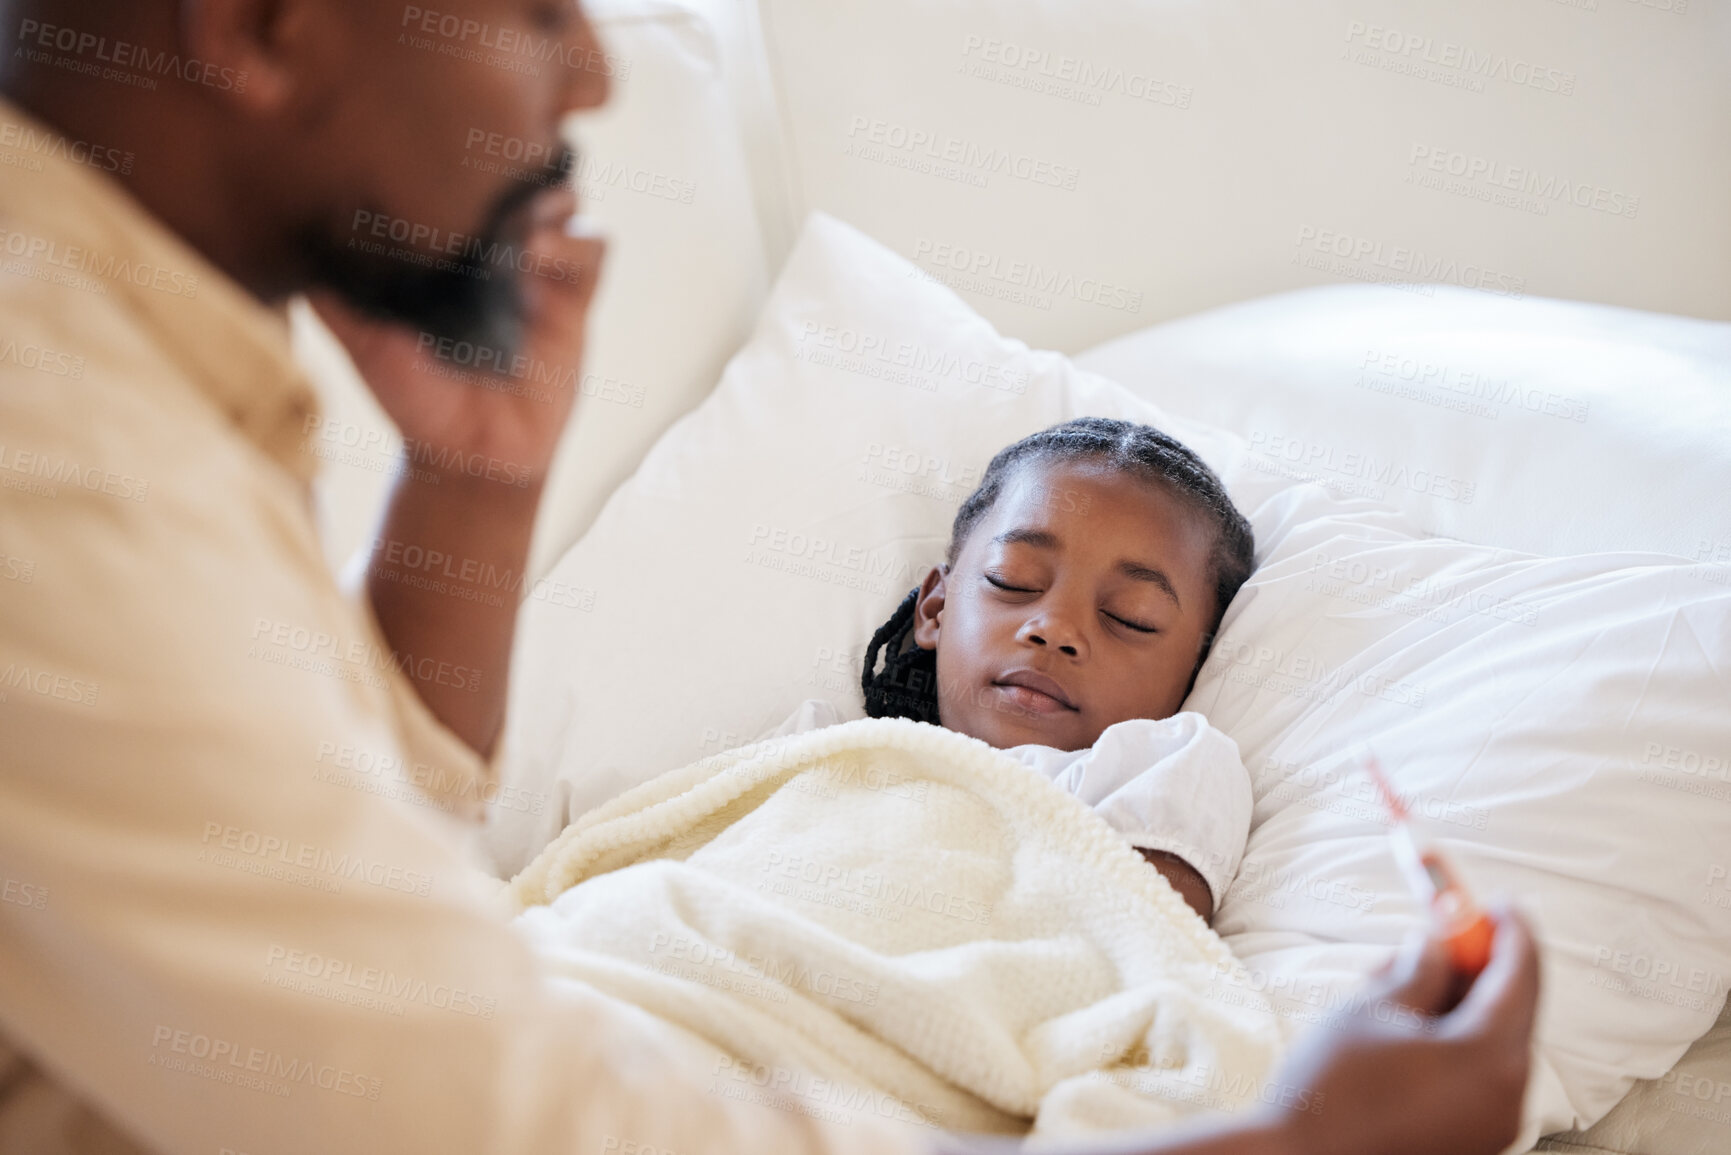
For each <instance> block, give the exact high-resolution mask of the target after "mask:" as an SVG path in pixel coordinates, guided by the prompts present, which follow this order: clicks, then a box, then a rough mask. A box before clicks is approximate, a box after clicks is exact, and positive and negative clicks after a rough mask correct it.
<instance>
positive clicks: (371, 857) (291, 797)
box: [0, 102, 927, 1155]
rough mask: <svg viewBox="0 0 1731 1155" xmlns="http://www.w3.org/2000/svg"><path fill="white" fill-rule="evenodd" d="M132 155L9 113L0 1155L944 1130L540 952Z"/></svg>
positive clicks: (252, 366)
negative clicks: (860, 1110)
mask: <svg viewBox="0 0 1731 1155" xmlns="http://www.w3.org/2000/svg"><path fill="white" fill-rule="evenodd" d="M128 163H129V161H128V160H127V158H125V157H124V156H123V155H122V154H120V153H119V152H118V151H117V150H114V149H104V148H101V147H97V148H92V147H90V146H89V145H88V144H83V143H81V142H69V141H65V140H63V139H61V138H60V137H58V136H56V135H55V134H53V133H51V132H49V131H48V130H47V129H45V128H44V127H43V126H42V125H41V124H39V123H37V122H35V121H34V120H32V119H31V118H30V117H28V116H26V115H25V114H23V113H21V112H19V111H18V110H17V109H16V108H14V107H12V106H10V105H6V104H4V103H3V102H0V1151H6V1152H10V1151H29V1152H33V1153H37V1155H43V1153H53V1152H65V1151H117V1150H132V1149H135V1148H134V1144H136V1145H137V1146H138V1147H142V1148H146V1149H152V1150H159V1151H165V1152H186V1153H189V1155H191V1153H197V1155H221V1153H223V1152H234V1153H246V1155H268V1153H279V1152H291V1151H307V1152H318V1153H321V1155H335V1153H338V1152H364V1153H366V1155H378V1153H380V1152H392V1151H413V1152H416V1153H417V1155H436V1153H440V1152H452V1153H457V1152H461V1153H463V1155H477V1153H481V1152H489V1153H500V1155H506V1153H516V1152H525V1153H527V1152H562V1153H563V1152H581V1153H585V1155H609V1153H616V1155H638V1153H641V1155H659V1153H662V1152H671V1153H675V1155H704V1153H710V1152H727V1151H738V1152H751V1153H753V1155H757V1153H773V1152H784V1151H821V1152H830V1151H834V1152H851V1151H862V1152H863V1151H875V1152H895V1151H903V1150H917V1149H922V1148H924V1147H925V1146H926V1145H927V1137H926V1136H925V1135H924V1134H920V1135H913V1134H911V1133H910V1132H908V1131H906V1130H902V1129H900V1128H897V1127H894V1126H892V1125H891V1124H889V1123H886V1122H883V1121H880V1120H878V1119H875V1118H861V1119H856V1120H850V1121H845V1122H843V1121H838V1120H836V1119H834V1118H831V1117H828V1116H827V1115H826V1116H824V1117H823V1118H821V1119H820V1118H818V1117H816V1116H818V1115H819V1114H820V1113H819V1112H817V1111H808V1110H803V1109H801V1106H800V1105H799V1104H798V1103H787V1104H782V1105H781V1106H777V1107H771V1106H763V1105H760V1104H759V1103H758V1102H756V1101H753V1100H756V1099H758V1098H760V1097H761V1096H759V1095H758V1094H757V1088H755V1087H752V1086H750V1085H749V1083H748V1082H747V1083H745V1084H743V1085H742V1083H741V1080H740V1079H738V1078H737V1071H736V1070H734V1069H733V1068H732V1066H731V1065H730V1064H726V1063H725V1061H724V1060H723V1059H722V1057H721V1056H720V1054H719V1052H717V1051H716V1050H714V1049H713V1048H712V1047H710V1046H709V1045H708V1044H705V1043H702V1042H700V1041H699V1040H698V1039H696V1038H695V1037H694V1036H691V1035H689V1034H687V1033H685V1032H683V1031H681V1030H679V1029H678V1028H675V1027H673V1026H671V1025H669V1024H667V1023H664V1022H662V1021H660V1020H656V1019H653V1018H651V1017H650V1016H648V1015H647V1014H644V1013H643V1012H641V1011H638V1010H636V1009H635V1008H633V1007H630V1006H627V1005H624V1004H620V1003H618V1002H615V1001H612V1000H609V999H607V998H604V997H602V996H600V995H599V994H598V993H596V992H594V991H593V990H590V989H588V988H584V987H581V986H578V985H574V984H571V983H569V982H562V981H559V980H555V979H552V978H550V977H549V976H548V975H546V974H545V973H544V972H543V971H542V969H540V968H539V966H538V964H537V961H536V959H535V958H534V957H533V955H532V953H531V951H530V949H529V947H528V946H527V944H526V943H525V941H524V940H522V939H521V938H519V936H518V935H517V934H516V933H515V932H514V931H513V929H512V928H511V926H510V925H509V923H507V922H506V921H505V920H504V919H503V918H502V917H501V916H500V915H499V914H497V913H495V910H494V907H493V906H492V903H491V896H492V892H493V890H494V889H496V887H497V885H498V884H497V882H496V880H493V879H491V878H490V877H489V876H488V875H487V874H486V873H485V872H484V869H483V867H482V865H481V863H482V861H483V860H482V859H481V858H480V857H479V855H478V853H477V852H476V850H475V848H474V845H473V831H474V829H475V826H476V824H477V823H476V820H477V819H479V818H482V817H484V814H485V812H486V810H487V808H488V807H489V806H491V805H498V804H499V799H498V798H497V796H496V786H495V783H494V779H493V777H492V775H491V772H490V768H489V767H487V766H485V765H483V764H482V763H481V762H480V761H479V760H478V759H477V758H476V757H475V756H474V755H473V753H472V752H471V751H470V750H469V749H468V748H467V747H466V746H464V745H463V744H462V743H461V742H460V741H458V740H457V739H456V738H455V737H454V736H453V735H452V734H451V733H449V732H448V731H447V730H445V729H444V728H443V727H442V726H441V725H440V724H439V723H438V721H437V720H435V719H434V718H433V716H432V715H431V714H430V713H429V711H428V710H427V709H426V708H425V707H424V706H423V705H422V703H421V701H420V699H419V698H418V697H417V695H416V694H415V692H414V690H413V689H412V687H411V686H410V684H409V683H408V681H407V679H406V678H405V677H404V676H403V675H402V674H401V672H400V671H399V670H398V669H397V668H396V665H395V662H394V659H393V657H392V654H391V651H390V649H389V647H388V646H387V645H386V643H385V642H384V640H383V638H382V637H381V635H380V634H379V632H378V629H377V627H376V625H375V623H374V622H373V620H372V618H371V616H370V613H369V611H368V610H367V609H366V607H365V606H364V605H360V604H357V603H356V602H355V601H353V600H352V599H350V598H348V597H346V596H345V595H344V594H343V593H342V592H341V591H340V590H339V589H338V587H337V585H336V583H335V582H334V581H333V579H332V577H331V575H330V573H329V572H328V570H327V568H326V565H325V563H324V561H323V559H322V556H321V554H320V549H319V543H318V541H317V540H316V537H315V532H314V528H313V520H312V516H311V510H310V507H309V501H310V499H309V481H310V479H311V477H312V475H313V471H314V469H315V467H316V464H317V462H316V459H315V458H314V457H313V456H312V455H311V454H310V453H309V452H307V451H305V450H304V449H303V440H304V438H305V436H306V431H307V430H308V429H309V428H311V427H312V425H313V419H314V418H315V417H316V412H317V410H316V404H315V400H314V395H313V393H312V391H311V389H310V388H309V387H308V384H307V383H306V382H305V380H303V378H302V377H301V375H300V374H299V373H298V372H297V371H296V369H295V367H294V365H293V364H292V363H291V361H290V360H289V356H288V351H287V350H288V345H287V338H286V332H285V328H284V325H283V323H282V321H281V319H280V318H279V317H278V316H277V315H276V314H274V313H272V312H270V311H269V310H267V309H265V308H263V307H261V306H260V305H259V304H258V303H257V302H256V301H255V300H254V299H252V298H251V297H249V296H248V295H247V294H246V293H245V292H244V291H243V290H242V289H241V288H240V287H238V286H237V285H236V284H234V283H233V282H232V281H230V280H228V279H227V278H226V277H225V276H224V275H223V274H222V273H221V272H220V271H218V270H217V269H216V268H215V267H214V266H212V265H211V264H209V263H208V262H207V261H205V260H204V259H202V258H201V257H200V255H199V254H197V253H196V252H195V251H193V250H192V249H191V248H190V247H189V246H188V245H186V244H185V243H184V242H182V241H181V240H180V239H179V238H178V237H176V236H175V235H173V234H172V233H170V232H169V231H168V230H167V229H166V228H164V227H163V226H162V225H161V224H159V223H158V222H157V221H155V220H154V219H153V218H152V217H151V216H149V215H148V214H147V213H146V211H145V210H144V209H143V208H142V207H141V206H140V205H139V204H138V203H137V202H136V201H134V200H133V199H132V198H131V197H130V196H129V195H128V193H127V192H126V191H125V189H124V188H123V186H122V185H121V184H120V183H119V182H118V181H117V180H116V179H115V177H114V176H113V175H111V172H105V171H102V170H104V169H108V170H113V169H117V168H118V169H123V168H124V167H125V166H126V165H127V164H128ZM747 1092H749V1093H747Z"/></svg>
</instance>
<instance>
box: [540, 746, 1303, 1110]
mask: <svg viewBox="0 0 1731 1155" xmlns="http://www.w3.org/2000/svg"><path fill="white" fill-rule="evenodd" d="M508 893H509V895H510V896H511V899H512V901H514V902H515V903H516V904H517V907H518V909H519V910H520V912H521V913H520V914H519V915H518V917H519V921H520V922H521V923H522V924H523V925H524V928H525V929H526V930H527V931H528V932H529V934H530V936H531V938H532V939H533V940H534V941H535V942H536V943H537V947H538V949H539V950H540V951H541V953H542V954H543V955H544V956H545V957H546V958H547V959H548V960H549V962H550V963H551V965H552V966H553V968H554V970H555V971H556V972H557V973H559V974H561V975H563V976H565V977H568V978H570V979H572V980H576V981H580V982H583V983H586V984H588V985H590V986H593V987H596V988H598V989H601V990H603V991H606V992H608V993H610V994H612V995H614V996H616V997H619V998H622V999H626V1000H628V1001H630V1002H632V1003H634V1004H636V1005H638V1006H641V1007H643V1008H644V1009H646V1010H648V1011H650V1012H652V1013H654V1014H657V1015H659V1016H661V1017H663V1018H666V1019H669V1020H671V1021H674V1022H676V1023H679V1024H681V1025H682V1026H684V1027H686V1028H687V1029H689V1030H691V1031H693V1032H694V1033H696V1034H697V1035H699V1036H701V1037H703V1038H706V1039H708V1040H709V1041H710V1042H712V1043H713V1044H715V1045H716V1046H717V1047H719V1048H720V1050H721V1051H722V1052H724V1053H725V1054H726V1055H727V1056H729V1058H728V1059H727V1060H725V1061H724V1062H722V1063H721V1064H719V1065H718V1069H717V1072H716V1080H715V1083H714V1085H713V1086H712V1088H711V1089H712V1091H713V1092H714V1093H716V1094H725V1095H731V1096H733V1097H747V1096H750V1097H753V1098H757V1099H759V1100H761V1101H765V1102H771V1103H773V1104H774V1105H778V1106H782V1107H784V1108H786V1109H789V1110H797V1111H803V1112H806V1113H809V1114H820V1113H822V1114H823V1115H825V1116H840V1117H842V1121H845V1119H846V1118H848V1117H852V1116H853V1115H854V1114H855V1113H866V1112H869V1113H871V1114H875V1115H878V1116H886V1117H899V1118H903V1119H905V1120H908V1121H911V1122H915V1123H922V1124H927V1125H930V1126H934V1127H942V1128H946V1129H952V1130H978V1131H992V1132H1012V1133H1014V1132H1022V1131H1026V1130H1027V1129H1028V1128H1029V1125H1030V1121H1032V1123H1033V1129H1034V1131H1035V1133H1036V1134H1039V1135H1048V1134H1050V1135H1059V1134H1074V1133H1078V1132H1086V1131H1096V1130H1106V1129H1116V1128H1121V1127H1127V1126H1150V1125H1158V1124H1160V1123H1163V1122H1166V1121H1170V1120H1173V1119H1176V1118H1179V1117H1181V1116H1183V1115H1186V1114H1190V1113H1194V1112H1196V1111H1199V1110H1228V1111H1231V1110H1237V1109H1240V1108H1242V1107H1244V1106H1247V1105H1249V1104H1250V1103H1252V1102H1254V1101H1256V1100H1257V1099H1258V1098H1265V1097H1266V1094H1265V1092H1266V1084H1265V1080H1266V1078H1267V1076H1268V1074H1269V1073H1270V1071H1271V1069H1272V1065H1273V1063H1274V1061H1275V1058H1276V1056H1277V1051H1278V1047H1279V1038H1280V1036H1279V1032H1278V1031H1277V1030H1276V1029H1275V1027H1274V1024H1273V1019H1272V1017H1271V1014H1270V1012H1269V1009H1268V1007H1267V1004H1266V1002H1265V1001H1263V1000H1262V999H1261V997H1260V996H1258V995H1256V994H1255V993H1254V992H1252V991H1250V990H1248V989H1247V988H1245V987H1244V986H1242V985H1241V984H1239V985H1234V982H1233V978H1232V976H1233V975H1234V972H1235V970H1236V969H1237V968H1235V965H1234V959H1233V956H1232V955H1231V953H1230V952H1229V951H1228V950H1227V948H1226V946H1225V944H1224V943H1223V942H1221V940H1220V939H1219V937H1218V936H1216V935H1215V934H1214V933H1213V932H1212V931H1211V930H1209V928H1208V926H1207V924H1206V923H1205V922H1203V920H1202V919H1201V918H1199V917H1198V916H1197V915H1196V914H1195V912H1194V911H1192V910H1191V909H1190V908H1189V906H1187V905H1186V904H1185V903H1184V901H1183V899H1182V898H1180V897H1179V896H1178V894H1177V893H1176V892H1175V891H1174V890H1173V889H1172V888H1171V887H1170V886H1169V885H1168V884H1167V882H1166V880H1165V879H1164V878H1163V877H1162V876H1161V875H1160V873H1159V872H1158V871H1156V870H1155V869H1154V868H1153V867H1151V866H1149V865H1148V864H1147V863H1146V862H1144V861H1143V860H1142V858H1141V856H1140V855H1138V854H1137V853H1136V852H1135V851H1134V850H1133V849H1131V848H1130V846H1129V845H1128V844H1126V843H1125V842H1124V841H1123V839H1122V838H1121V837H1120V836H1119V835H1118V834H1116V833H1115V832H1114V831H1113V830H1111V829H1110V828H1109V827H1108V826H1107V825H1106V824H1105V823H1104V822H1103V821H1101V820H1100V819H1099V818H1098V817H1097V816H1096V815H1095V814H1094V813H1093V812H1092V811H1091V810H1090V809H1089V808H1088V807H1086V806H1085V805H1083V804H1082V803H1080V802H1078V801H1077V800H1076V799H1074V798H1072V797H1071V796H1069V795H1068V794H1066V793H1065V792H1063V791H1062V790H1060V789H1058V788H1057V787H1055V786H1053V785H1052V784H1051V783H1050V782H1048V781H1047V780H1045V779H1044V778H1042V777H1041V776H1040V775H1038V774H1037V773H1035V772H1033V771H1031V770H1029V769H1028V768H1027V767H1025V766H1023V765H1022V764H1021V763H1020V762H1018V761H1017V760H1016V759H1014V758H1011V757H1009V756H1008V755H1005V754H1004V753H1002V752H1001V751H998V750H994V749H993V748H991V747H990V746H988V745H986V744H985V743H983V742H980V741H978V740H976V739H973V738H969V737H967V736H966V735H963V734H958V733H956V732H954V731H950V730H945V729H943V728H941V727H937V726H929V725H924V724H922V723H917V722H911V721H906V720H902V719H867V720H862V721H857V722H850V723H846V724H844V725H840V726H833V727H829V728H826V729H822V730H816V731H811V732H808V733H804V734H797V735H793V736H790V737H786V738H777V739H771V740H768V741H765V742H760V743H757V744H755V745H752V746H747V747H743V748H741V749H738V750H732V751H728V752H726V753H724V754H719V755H716V756H714V757H711V758H706V759H704V760H702V761H700V762H697V763H694V764H692V765H691V766H688V767H685V768H683V769H680V770H676V771H673V772H671V773H668V774H665V775H662V776H661V777H659V778H656V779H654V780H652V781H650V782H647V783H645V784H644V785H642V786H640V787H638V788H637V789H635V790H632V791H630V792H628V793H626V794H624V795H622V796H620V797H619V798H616V799H614V800H613V801H612V802H610V803H608V804H607V805H605V806H602V807H600V808H598V809H596V810H594V811H591V812H590V813H588V814H586V815H584V816H583V817H582V818H581V819H580V820H579V821H577V822H576V823H573V824H572V825H571V826H570V827H569V828H567V829H566V830H565V832H564V833H563V834H561V835H560V836H559V838H557V839H556V840H555V841H554V842H553V843H552V844H550V845H549V846H548V847H547V848H546V850H544V851H543V852H542V854H541V855H540V856H539V857H537V858H536V860H535V861H534V862H533V863H531V864H530V865H529V866H528V867H527V868H526V869H525V870H524V871H523V872H522V873H521V874H520V875H518V876H517V877H516V878H515V879H514V880H512V883H511V886H510V888H509V891H508Z"/></svg>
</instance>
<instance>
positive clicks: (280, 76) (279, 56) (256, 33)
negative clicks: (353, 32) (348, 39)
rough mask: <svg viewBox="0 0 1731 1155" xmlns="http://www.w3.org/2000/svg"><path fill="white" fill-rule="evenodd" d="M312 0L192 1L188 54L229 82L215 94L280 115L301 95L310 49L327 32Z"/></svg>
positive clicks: (183, 25)
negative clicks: (298, 92)
mask: <svg viewBox="0 0 1731 1155" xmlns="http://www.w3.org/2000/svg"><path fill="white" fill-rule="evenodd" d="M319 18H320V13H319V10H318V5H317V4H315V3H309V2H308V0H186V2H184V3H182V4H181V5H180V36H181V40H182V41H183V42H184V43H185V45H186V52H187V55H189V56H192V57H194V58H196V59H197V60H199V61H201V62H203V63H204V64H206V65H208V66H210V68H211V70H212V75H213V76H217V77H222V78H223V79H224V82H223V83H222V84H221V85H220V86H218V87H217V88H216V89H215V90H216V91H218V92H219V93H220V94H221V95H222V96H225V97H227V98H228V99H229V100H231V101H233V102H234V103H236V104H238V105H240V106H242V107H244V108H246V109H247V110H248V111H250V112H255V113H272V112H277V111H280V110H281V108H282V107H283V105H284V104H285V103H286V102H287V101H289V100H290V99H291V98H292V96H293V95H295V89H296V87H297V82H298V81H300V80H302V79H303V78H302V77H301V76H299V75H298V73H299V71H300V70H301V69H303V68H304V67H305V57H306V55H307V52H308V50H309V49H312V48H314V47H315V41H316V39H317V38H319V37H320V36H321V35H322V33H321V31H320V29H319V27H318V20H319Z"/></svg>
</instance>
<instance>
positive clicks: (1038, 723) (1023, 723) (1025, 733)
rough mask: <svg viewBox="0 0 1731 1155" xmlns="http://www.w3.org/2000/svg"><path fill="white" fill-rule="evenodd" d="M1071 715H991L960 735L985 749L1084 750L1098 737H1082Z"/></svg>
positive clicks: (1086, 735) (1083, 735) (995, 712)
mask: <svg viewBox="0 0 1731 1155" xmlns="http://www.w3.org/2000/svg"><path fill="white" fill-rule="evenodd" d="M1085 729H1086V728H1085V727H1084V726H1082V725H1081V723H1080V720H1079V719H1078V718H1077V717H1076V716H1075V715H1074V714H1059V715H1047V714H1010V713H1007V712H1004V713H1000V712H997V711H994V712H992V713H990V714H988V715H987V716H986V717H985V718H983V719H980V720H979V721H978V724H977V725H976V726H975V727H974V728H973V729H970V730H966V731H963V732H964V733H967V734H971V735H972V736H973V737H975V738H978V739H979V740H980V741H982V742H984V743H986V744H987V745H988V746H995V747H997V748H998V749H999V750H1008V749H1010V748H1011V747H1013V746H1050V747H1052V748H1053V749H1055V750H1084V749H1086V748H1087V747H1089V746H1092V745H1093V744H1094V740H1095V739H1096V738H1098V737H1099V736H1100V735H1099V734H1098V733H1093V734H1089V733H1085V732H1084V731H1085Z"/></svg>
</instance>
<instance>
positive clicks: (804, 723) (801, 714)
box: [758, 698, 841, 742]
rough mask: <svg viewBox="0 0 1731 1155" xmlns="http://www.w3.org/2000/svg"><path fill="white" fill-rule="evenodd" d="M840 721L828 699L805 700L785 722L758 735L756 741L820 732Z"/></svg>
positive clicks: (839, 716)
mask: <svg viewBox="0 0 1731 1155" xmlns="http://www.w3.org/2000/svg"><path fill="white" fill-rule="evenodd" d="M840 721H841V715H839V714H838V713H836V708H835V706H833V705H832V704H831V703H830V702H829V701H828V699H825V698H807V699H806V700H805V701H803V702H801V703H800V704H799V707H798V708H797V709H796V710H794V712H793V713H791V714H789V715H788V716H787V720H786V721H784V722H782V724H781V725H779V726H777V727H776V728H775V729H773V730H769V731H766V732H765V733H763V734H761V735H759V737H758V741H760V742H761V741H763V740H764V739H765V738H791V737H792V736H793V735H795V734H803V733H805V732H806V731H807V730H821V729H823V728H824V727H825V726H834V725H835V724H836V723H838V722H840Z"/></svg>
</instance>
